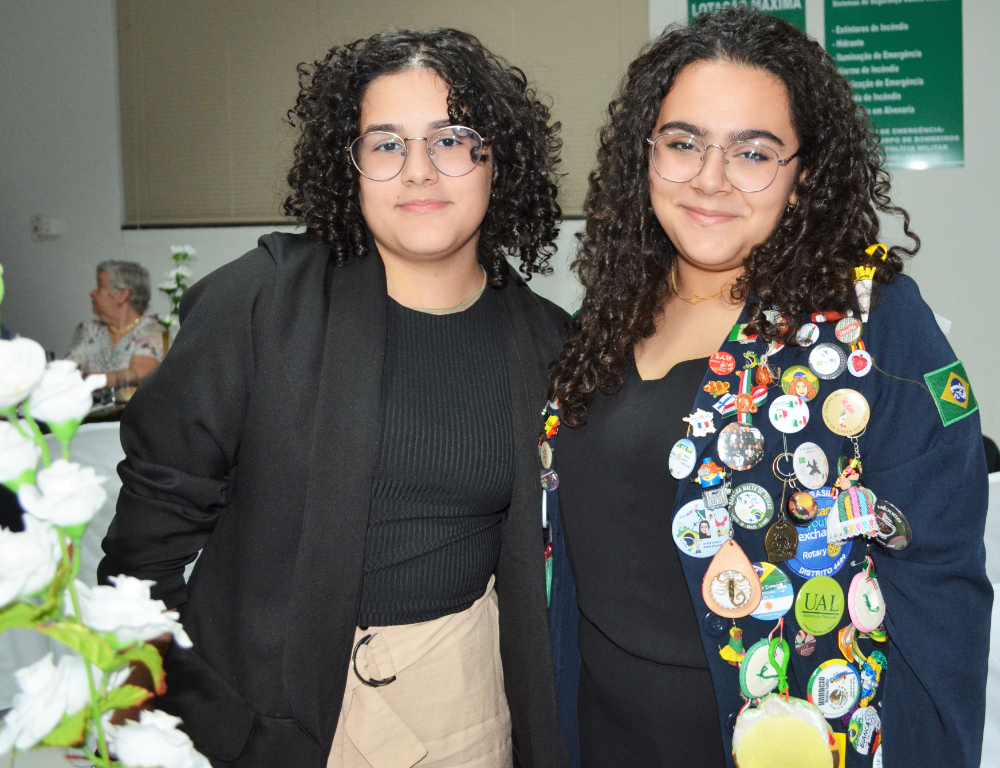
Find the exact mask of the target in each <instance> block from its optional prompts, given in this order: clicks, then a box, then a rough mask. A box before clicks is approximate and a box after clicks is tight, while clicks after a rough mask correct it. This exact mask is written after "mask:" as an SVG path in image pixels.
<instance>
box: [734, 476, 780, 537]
mask: <svg viewBox="0 0 1000 768" xmlns="http://www.w3.org/2000/svg"><path fill="white" fill-rule="evenodd" d="M729 512H730V514H731V515H732V517H733V522H734V523H736V524H737V525H738V526H740V527H741V528H746V529H747V530H749V531H758V530H760V529H761V528H763V527H764V526H766V525H767V524H768V523H770V522H771V518H773V517H774V500H773V499H772V498H771V494H769V493H768V492H767V491H766V490H765V489H764V488H763V487H762V486H760V485H757V484H756V483H744V484H743V485H739V486H737V487H736V488H735V489H734V490H733V503H732V504H730V505H729Z"/></svg>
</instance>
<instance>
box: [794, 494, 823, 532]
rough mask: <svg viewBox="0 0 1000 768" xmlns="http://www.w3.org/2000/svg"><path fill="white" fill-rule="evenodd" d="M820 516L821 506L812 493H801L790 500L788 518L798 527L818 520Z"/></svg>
mask: <svg viewBox="0 0 1000 768" xmlns="http://www.w3.org/2000/svg"><path fill="white" fill-rule="evenodd" d="M818 514H819V505H817V504H816V499H814V498H813V495H812V494H811V493H806V492H805V491H799V492H798V493H793V494H792V496H791V498H790V499H789V500H788V516H789V517H790V518H791V519H792V522H793V523H796V524H797V525H806V524H807V523H811V522H812V521H813V520H815V519H816V515H818Z"/></svg>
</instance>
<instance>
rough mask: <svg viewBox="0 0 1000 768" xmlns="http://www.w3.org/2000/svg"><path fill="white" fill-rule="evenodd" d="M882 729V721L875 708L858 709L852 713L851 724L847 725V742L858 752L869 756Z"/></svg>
mask: <svg viewBox="0 0 1000 768" xmlns="http://www.w3.org/2000/svg"><path fill="white" fill-rule="evenodd" d="M881 729H882V720H881V718H880V717H879V716H878V712H876V711H875V708H874V707H858V708H857V709H856V710H854V712H852V713H851V722H850V723H848V725H847V740H848V741H850V742H851V746H852V747H854V748H855V749H856V750H857V751H858V752H860V753H861V754H862V755H867V754H870V753H871V751H872V747H874V746H875V743H876V742H877V741H878V733H879V731H880V730H881Z"/></svg>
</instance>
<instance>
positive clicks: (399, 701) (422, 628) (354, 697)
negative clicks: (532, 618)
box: [327, 578, 513, 768]
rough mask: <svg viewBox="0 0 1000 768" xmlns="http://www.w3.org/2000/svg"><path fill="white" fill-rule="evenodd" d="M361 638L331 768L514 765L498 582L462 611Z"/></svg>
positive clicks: (506, 767) (487, 767)
mask: <svg viewBox="0 0 1000 768" xmlns="http://www.w3.org/2000/svg"><path fill="white" fill-rule="evenodd" d="M366 635H370V636H371V639H370V640H369V641H368V642H367V643H366V644H362V645H358V643H359V642H360V641H361V640H362V639H363V638H365V636H366ZM354 643H355V648H356V654H355V657H354V658H355V661H354V664H353V665H352V669H351V670H350V671H349V672H348V673H347V687H346V689H345V690H344V703H343V705H342V707H341V710H340V719H339V720H338V721H337V733H336V735H335V736H334V739H333V747H332V748H331V750H330V757H329V759H328V760H327V768H410V767H411V766H415V765H419V766H420V768H459V766H460V767H461V768H511V766H512V765H513V758H512V756H511V735H510V712H509V711H508V709H507V698H506V696H505V695H504V688H503V668H502V667H501V665H500V624H499V612H498V610H497V596H496V592H495V591H494V589H493V579H492V578H491V579H490V583H489V586H488V587H487V589H486V594H485V595H483V596H482V597H481V598H479V599H478V600H477V601H476V602H475V603H473V604H472V606H471V607H469V608H468V609H466V610H464V611H462V612H461V613H454V614H451V615H449V616H442V617H441V618H439V619H435V620H434V621H426V622H422V623H420V624H404V625H400V626H393V627H369V628H368V629H366V630H361V629H358V630H357V631H356V632H355V634H354ZM393 676H395V679H394V680H393V681H392V682H391V683H388V684H386V685H382V686H379V687H372V686H369V685H365V684H363V683H362V682H361V679H360V678H364V679H365V680H369V681H371V680H385V679H388V678H392V677H393Z"/></svg>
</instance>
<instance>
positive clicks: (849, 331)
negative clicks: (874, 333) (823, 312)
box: [833, 317, 861, 344]
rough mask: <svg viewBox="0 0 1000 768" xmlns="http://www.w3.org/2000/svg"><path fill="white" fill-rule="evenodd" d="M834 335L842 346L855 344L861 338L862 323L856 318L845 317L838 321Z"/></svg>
mask: <svg viewBox="0 0 1000 768" xmlns="http://www.w3.org/2000/svg"><path fill="white" fill-rule="evenodd" d="M833 335H834V336H836V337H837V341H839V342H840V343H841V344H853V343H854V342H856V341H857V340H858V339H860V338H861V321H860V320H858V318H856V317H844V318H841V319H840V320H838V321H837V324H836V325H835V326H834V328H833Z"/></svg>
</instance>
